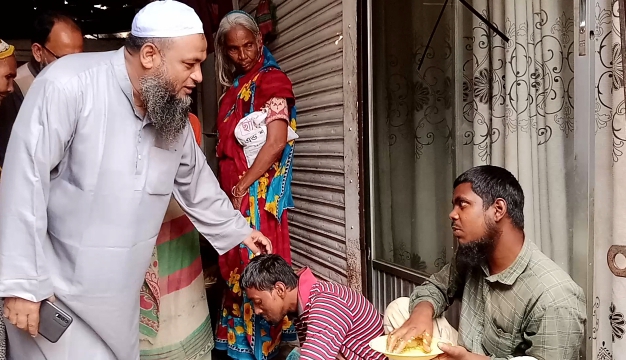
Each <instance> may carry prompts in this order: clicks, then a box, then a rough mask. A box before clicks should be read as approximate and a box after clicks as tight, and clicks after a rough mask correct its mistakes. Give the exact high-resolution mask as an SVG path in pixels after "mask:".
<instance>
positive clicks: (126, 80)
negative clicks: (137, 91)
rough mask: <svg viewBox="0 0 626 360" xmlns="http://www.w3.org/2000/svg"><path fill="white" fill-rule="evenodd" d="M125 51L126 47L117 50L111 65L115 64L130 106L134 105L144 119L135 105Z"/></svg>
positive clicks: (114, 66)
mask: <svg viewBox="0 0 626 360" xmlns="http://www.w3.org/2000/svg"><path fill="white" fill-rule="evenodd" d="M125 51H126V49H125V48H124V47H121V48H120V49H119V50H117V51H116V52H115V54H113V57H112V58H111V65H112V66H113V72H114V73H115V78H116V79H117V82H118V83H119V85H120V89H122V91H123V92H124V95H126V98H128V101H129V102H130V106H132V107H133V111H134V112H135V115H136V116H137V118H138V119H139V120H142V119H143V117H142V116H141V114H140V113H139V112H138V111H137V108H136V107H135V102H134V101H133V85H132V84H131V82H130V77H129V76H128V69H127V68H126V59H125V58H124V56H125V54H124V52H125Z"/></svg>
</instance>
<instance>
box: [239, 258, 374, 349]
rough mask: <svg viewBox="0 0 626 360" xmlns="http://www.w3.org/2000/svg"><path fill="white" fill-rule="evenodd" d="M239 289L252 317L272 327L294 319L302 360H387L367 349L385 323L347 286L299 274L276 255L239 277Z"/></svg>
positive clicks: (253, 264)
mask: <svg viewBox="0 0 626 360" xmlns="http://www.w3.org/2000/svg"><path fill="white" fill-rule="evenodd" d="M241 286H242V287H243V289H244V291H245V292H246V294H247V297H248V299H250V301H251V302H252V303H253V304H254V305H253V307H254V313H255V315H257V316H262V317H263V318H265V319H266V320H267V322H269V323H271V324H280V323H281V322H282V321H283V319H284V318H285V316H288V315H289V316H290V317H292V318H294V323H295V324H296V328H297V329H298V336H299V338H300V349H295V350H294V351H293V352H294V353H298V352H299V354H298V355H299V356H298V355H296V354H294V356H292V355H290V357H291V358H294V357H295V358H300V359H301V360H335V359H346V360H383V359H386V357H385V356H384V355H383V354H381V353H377V352H375V351H374V350H372V349H371V348H370V347H369V345H368V344H369V342H370V341H372V340H373V339H375V338H377V337H379V336H382V335H383V321H382V317H381V316H380V313H379V312H378V311H377V310H376V308H375V307H374V305H373V304H372V303H371V302H369V301H368V300H367V299H366V298H365V297H364V296H363V295H362V294H360V293H358V292H356V291H354V290H352V289H350V288H349V287H347V286H345V285H340V284H336V283H332V282H326V281H319V280H317V279H316V278H315V276H313V273H312V272H311V270H310V269H308V268H304V269H302V270H300V271H299V272H298V273H297V274H296V273H295V272H294V271H293V269H292V268H291V266H290V265H289V264H288V263H287V262H286V261H285V260H284V259H282V258H281V257H280V256H278V255H274V254H273V255H259V256H257V257H255V258H254V259H252V260H251V261H250V263H249V264H248V266H246V268H245V269H244V271H243V274H242V275H241Z"/></svg>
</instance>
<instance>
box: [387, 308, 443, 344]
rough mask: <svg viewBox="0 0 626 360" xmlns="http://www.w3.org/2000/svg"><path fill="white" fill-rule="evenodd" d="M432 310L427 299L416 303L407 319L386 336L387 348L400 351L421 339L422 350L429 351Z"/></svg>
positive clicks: (433, 310) (431, 332)
mask: <svg viewBox="0 0 626 360" xmlns="http://www.w3.org/2000/svg"><path fill="white" fill-rule="evenodd" d="M434 312H435V309H434V308H433V305H432V304H431V303H429V302H428V301H423V302H421V303H419V304H417V305H416V306H415V309H413V312H411V316H410V317H409V319H408V320H407V321H406V322H405V323H404V324H403V325H402V326H401V327H399V328H397V329H396V330H394V331H393V332H391V334H389V336H388V337H387V350H388V351H390V352H392V353H400V352H402V350H404V348H405V347H406V346H407V345H410V344H412V343H413V342H415V341H418V340H421V341H422V346H423V348H424V352H426V353H429V352H430V342H431V341H432V334H433V314H434Z"/></svg>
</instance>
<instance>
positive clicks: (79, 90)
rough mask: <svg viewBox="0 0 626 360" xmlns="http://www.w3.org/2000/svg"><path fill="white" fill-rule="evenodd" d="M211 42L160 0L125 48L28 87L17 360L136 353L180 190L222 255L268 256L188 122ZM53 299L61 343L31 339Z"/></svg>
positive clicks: (20, 184)
mask: <svg viewBox="0 0 626 360" xmlns="http://www.w3.org/2000/svg"><path fill="white" fill-rule="evenodd" d="M206 48H207V43H206V39H205V37H204V34H203V27H202V22H201V21H200V19H199V18H198V16H197V15H196V13H195V12H194V11H193V9H191V8H190V7H188V6H186V5H184V4H181V3H180V2H178V1H173V0H166V1H154V2H151V3H150V4H148V5H146V6H145V7H144V8H143V9H141V10H140V11H139V12H138V13H137V14H136V15H135V18H134V20H133V24H132V26H131V32H130V35H129V37H128V38H127V39H126V44H125V45H124V47H122V48H120V49H119V50H117V51H109V52H99V53H82V54H74V55H70V56H66V57H63V58H61V59H59V60H57V61H55V62H54V63H53V64H51V65H49V66H48V67H46V69H45V71H43V72H42V73H41V74H39V75H38V76H37V78H36V79H35V81H34V82H33V85H32V86H31V88H30V90H29V91H28V94H27V95H26V97H25V98H24V104H23V106H22V108H21V110H20V112H19V115H18V117H17V119H16V121H15V125H14V127H13V133H12V134H11V138H10V140H9V146H8V149H7V157H6V160H5V166H4V174H3V178H2V181H0V259H2V261H0V298H5V303H4V311H5V313H4V316H5V317H7V318H8V320H7V321H6V322H5V323H6V325H7V334H8V336H9V343H10V349H9V352H10V353H9V357H10V358H11V359H13V360H22V359H28V360H44V359H46V360H76V359H85V358H87V359H89V360H118V359H123V360H137V359H139V357H140V352H139V318H140V316H139V313H140V312H139V308H140V307H139V292H140V289H141V286H142V284H143V282H144V280H145V273H146V269H148V265H149V264H150V260H151V255H152V253H153V250H154V247H155V245H156V240H157V235H158V233H159V230H160V228H161V225H162V223H163V219H164V216H165V212H166V210H167V207H168V205H169V203H170V199H171V197H172V195H174V197H175V198H176V200H177V202H178V203H179V204H180V206H181V208H182V209H183V211H184V212H185V213H186V214H187V216H189V218H190V219H191V220H192V222H193V223H194V225H195V227H196V229H198V231H199V232H200V233H201V234H202V235H203V237H204V238H206V239H207V240H208V241H209V242H210V243H211V244H212V245H213V247H214V248H215V249H216V251H217V252H218V253H220V254H223V253H225V252H227V251H229V250H230V249H232V248H233V247H235V246H239V245H240V244H241V243H242V242H243V244H245V246H247V247H249V248H251V249H252V251H253V252H254V253H258V254H260V253H261V252H271V242H270V241H269V240H268V239H267V238H266V237H264V236H263V235H262V234H261V233H260V232H258V231H256V230H253V229H250V227H249V226H248V223H247V222H246V220H245V218H244V217H243V216H242V215H241V213H240V212H238V211H236V210H234V209H233V207H232V204H231V203H230V201H229V199H228V196H227V195H226V194H225V193H224V192H223V191H222V190H221V189H220V188H219V184H218V182H217V180H216V178H215V175H214V174H213V172H212V171H211V169H210V167H209V166H208V164H207V162H206V158H205V157H204V154H203V153H202V151H201V150H200V148H199V147H198V146H197V145H196V141H195V139H194V135H193V133H192V130H191V129H190V126H189V106H190V104H191V97H190V94H191V93H192V91H193V89H194V88H195V86H196V84H197V83H200V82H201V81H202V71H201V63H202V62H203V61H204V60H205V59H206ZM169 285H170V284H168V286H169ZM171 285H174V284H171ZM49 298H50V299H53V300H54V298H56V302H55V303H56V304H57V306H59V307H60V308H62V309H63V310H64V311H66V312H67V313H68V314H69V315H70V316H71V317H72V318H73V322H72V324H71V326H70V327H69V328H68V329H67V331H66V332H65V333H64V334H63V336H61V338H60V339H59V341H57V342H56V343H50V342H49V341H47V340H45V339H44V338H43V337H41V336H37V334H38V326H39V315H40V314H39V309H40V303H41V301H43V300H45V299H49Z"/></svg>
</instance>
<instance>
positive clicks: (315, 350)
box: [300, 293, 352, 360]
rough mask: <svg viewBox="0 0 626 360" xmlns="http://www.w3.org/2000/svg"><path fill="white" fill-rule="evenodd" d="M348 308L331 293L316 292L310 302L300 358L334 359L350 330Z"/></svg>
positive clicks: (309, 359)
mask: <svg viewBox="0 0 626 360" xmlns="http://www.w3.org/2000/svg"><path fill="white" fill-rule="evenodd" d="M350 313H351V311H350V309H349V308H348V306H347V304H346V302H345V301H344V300H342V299H340V298H337V296H333V295H332V294H323V293H321V294H319V295H318V296H317V298H316V301H315V302H314V303H313V304H312V305H311V308H310V310H309V316H308V320H307V331H306V339H305V340H304V343H303V344H302V348H301V349H300V359H301V360H335V359H336V358H337V356H338V355H339V351H340V349H341V346H342V344H343V342H344V341H345V339H346V335H347V333H348V331H349V329H350V324H351V322H352V321H351V319H350Z"/></svg>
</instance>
